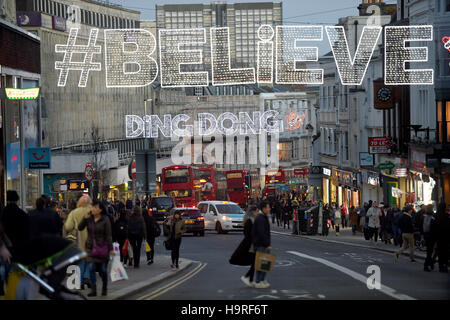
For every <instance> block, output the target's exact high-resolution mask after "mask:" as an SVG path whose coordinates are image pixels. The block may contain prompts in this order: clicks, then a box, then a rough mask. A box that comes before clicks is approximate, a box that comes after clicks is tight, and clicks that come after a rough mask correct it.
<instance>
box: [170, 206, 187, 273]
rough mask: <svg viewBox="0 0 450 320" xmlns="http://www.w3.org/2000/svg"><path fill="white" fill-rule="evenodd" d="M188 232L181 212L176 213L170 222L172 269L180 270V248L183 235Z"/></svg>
mask: <svg viewBox="0 0 450 320" xmlns="http://www.w3.org/2000/svg"><path fill="white" fill-rule="evenodd" d="M185 232H186V225H185V224H184V222H183V219H182V218H181V215H180V212H178V211H175V213H174V214H173V216H172V218H171V219H170V221H169V241H170V242H171V243H172V246H171V247H172V249H171V251H172V252H171V257H172V264H171V265H170V267H171V268H172V269H173V268H177V269H178V268H179V259H180V246H181V238H182V237H183V234H184V233H185Z"/></svg>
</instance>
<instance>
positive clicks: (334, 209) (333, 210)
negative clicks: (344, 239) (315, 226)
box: [330, 202, 336, 230]
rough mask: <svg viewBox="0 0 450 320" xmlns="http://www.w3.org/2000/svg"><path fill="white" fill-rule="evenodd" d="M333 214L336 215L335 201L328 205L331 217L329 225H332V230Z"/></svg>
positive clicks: (333, 225)
mask: <svg viewBox="0 0 450 320" xmlns="http://www.w3.org/2000/svg"><path fill="white" fill-rule="evenodd" d="M335 216H336V203H335V202H333V203H332V204H331V206H330V218H331V226H332V227H333V230H335V228H336V227H335V224H334V222H335Z"/></svg>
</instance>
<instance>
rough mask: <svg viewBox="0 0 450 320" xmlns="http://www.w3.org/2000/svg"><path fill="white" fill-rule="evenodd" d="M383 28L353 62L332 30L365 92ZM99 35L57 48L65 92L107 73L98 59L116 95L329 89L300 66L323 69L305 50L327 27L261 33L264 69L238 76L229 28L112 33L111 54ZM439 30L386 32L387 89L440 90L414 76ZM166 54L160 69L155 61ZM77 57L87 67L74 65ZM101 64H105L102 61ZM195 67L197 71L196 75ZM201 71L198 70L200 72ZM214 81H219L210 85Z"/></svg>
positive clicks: (108, 37) (347, 80)
mask: <svg viewBox="0 0 450 320" xmlns="http://www.w3.org/2000/svg"><path fill="white" fill-rule="evenodd" d="M382 31H383V27H381V26H364V27H363V29H362V34H361V37H360V39H359V42H358V45H357V48H356V51H355V54H354V55H353V56H352V55H351V53H350V50H349V46H348V40H347V38H346V35H345V32H344V28H343V27H342V26H326V27H325V32H326V34H327V37H328V41H329V43H330V46H331V49H332V52H333V56H334V59H335V62H336V67H337V70H338V73H339V78H340V80H341V83H342V84H343V85H361V83H362V81H363V80H364V77H365V74H366V71H367V68H368V65H369V63H370V60H371V58H372V55H373V52H374V51H375V48H376V46H377V43H378V41H379V39H380V36H381V33H382ZM98 33H99V29H91V31H90V35H89V39H88V43H87V44H86V45H80V44H77V36H78V29H77V28H71V29H70V32H69V37H68V40H67V43H66V44H57V45H56V46H55V52H56V53H61V54H64V56H63V58H62V60H60V61H56V62H55V69H56V70H58V71H59V78H58V83H57V85H58V86H60V87H64V86H65V85H66V82H67V77H68V74H69V72H70V71H81V75H80V78H79V84H78V85H79V87H86V85H87V82H88V78H89V73H90V72H91V71H101V70H102V65H101V62H93V60H94V57H96V56H97V55H101V54H104V58H105V62H104V68H105V74H106V86H107V87H108V88H126V87H145V86H148V85H150V84H151V83H152V82H153V81H155V80H156V78H157V76H158V74H160V78H161V86H162V87H207V86H209V85H210V84H211V83H212V85H214V86H225V85H241V84H255V83H258V84H262V83H276V84H314V85H320V84H323V80H324V70H323V69H320V68H316V69H313V68H297V63H298V62H317V61H318V48H317V47H310V46H309V47H308V46H302V45H300V43H301V42H305V41H308V42H310V41H323V37H324V27H323V26H276V28H275V30H274V29H273V27H272V26H270V25H261V26H260V27H259V29H258V31H257V37H258V41H257V57H256V58H257V59H256V60H257V63H256V68H255V66H248V67H245V68H235V67H233V65H232V64H231V52H230V33H229V28H228V27H220V28H219V27H212V28H209V40H208V39H207V36H206V35H207V29H205V28H192V29H160V30H159V37H158V43H157V41H156V39H155V36H154V35H153V34H152V33H150V32H149V31H147V30H144V29H108V30H104V39H105V44H104V51H103V52H102V46H100V45H98V44H97V37H98ZM432 40H433V26H431V25H415V26H385V27H384V41H385V43H384V47H385V54H384V56H385V64H384V65H385V79H384V83H385V84H386V85H432V84H433V73H434V70H432V69H413V68H410V69H406V63H407V62H408V63H409V62H425V61H427V60H428V48H426V47H410V46H409V45H410V43H411V42H415V41H432ZM207 41H210V48H211V49H210V50H211V52H210V53H211V64H210V67H209V68H210V69H209V70H206V69H205V66H203V65H202V64H203V61H204V60H203V57H204V50H203V48H202V47H203V46H204V45H205V44H206V42H207ZM155 52H158V54H159V61H156V60H155V59H154V58H152V56H151V55H152V54H153V53H155ZM74 53H76V54H81V55H82V56H83V60H82V61H73V57H74V56H76V55H74ZM96 60H97V59H96ZM188 67H189V68H188ZM194 69H195V70H194ZM210 75H211V78H210Z"/></svg>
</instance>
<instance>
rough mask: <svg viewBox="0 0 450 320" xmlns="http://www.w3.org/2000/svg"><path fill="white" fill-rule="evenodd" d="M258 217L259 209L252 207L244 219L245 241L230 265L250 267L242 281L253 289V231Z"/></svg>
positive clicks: (232, 257) (240, 245) (231, 259)
mask: <svg viewBox="0 0 450 320" xmlns="http://www.w3.org/2000/svg"><path fill="white" fill-rule="evenodd" d="M257 215H258V207H257V206H251V207H250V210H249V212H248V213H247V214H246V215H245V217H244V219H243V223H244V239H243V240H242V241H241V243H240V244H239V246H238V247H237V248H236V250H235V251H234V253H233V254H232V256H231V258H230V264H233V265H237V266H248V265H249V266H250V269H249V270H248V272H247V273H246V274H245V275H244V276H242V277H241V281H242V282H243V283H244V284H245V285H246V286H248V287H253V285H254V283H253V278H254V274H255V250H254V247H253V237H252V229H253V224H254V222H255V217H256V216H257Z"/></svg>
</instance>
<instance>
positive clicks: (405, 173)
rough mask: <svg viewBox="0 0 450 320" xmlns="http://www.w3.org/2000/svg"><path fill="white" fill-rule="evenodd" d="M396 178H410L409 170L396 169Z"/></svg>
mask: <svg viewBox="0 0 450 320" xmlns="http://www.w3.org/2000/svg"><path fill="white" fill-rule="evenodd" d="M394 176H395V177H397V178H406V177H408V168H394Z"/></svg>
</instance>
